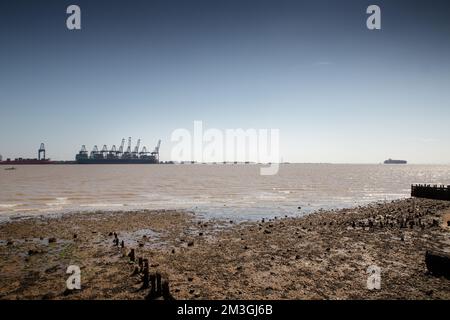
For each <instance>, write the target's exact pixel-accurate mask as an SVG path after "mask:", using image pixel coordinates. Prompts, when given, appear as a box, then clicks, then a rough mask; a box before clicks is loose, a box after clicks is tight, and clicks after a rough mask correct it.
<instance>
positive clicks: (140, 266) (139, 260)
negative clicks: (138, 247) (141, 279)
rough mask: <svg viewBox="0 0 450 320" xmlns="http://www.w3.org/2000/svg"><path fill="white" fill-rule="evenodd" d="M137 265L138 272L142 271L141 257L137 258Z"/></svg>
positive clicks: (142, 262)
mask: <svg viewBox="0 0 450 320" xmlns="http://www.w3.org/2000/svg"><path fill="white" fill-rule="evenodd" d="M138 266H139V272H142V270H143V269H144V261H143V260H142V257H139V258H138Z"/></svg>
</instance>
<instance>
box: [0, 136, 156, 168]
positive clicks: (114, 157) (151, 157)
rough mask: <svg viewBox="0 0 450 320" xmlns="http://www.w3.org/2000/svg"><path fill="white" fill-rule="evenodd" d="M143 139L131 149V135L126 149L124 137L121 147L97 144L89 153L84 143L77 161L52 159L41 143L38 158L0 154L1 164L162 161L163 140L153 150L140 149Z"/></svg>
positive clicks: (76, 157)
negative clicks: (4, 158) (47, 156)
mask: <svg viewBox="0 0 450 320" xmlns="http://www.w3.org/2000/svg"><path fill="white" fill-rule="evenodd" d="M140 145H141V139H139V140H138V141H137V144H136V146H135V147H134V149H133V150H131V137H130V138H128V147H127V149H126V150H125V151H124V147H125V139H122V143H121V144H120V146H119V148H116V146H115V145H113V146H112V147H111V149H108V147H107V145H104V146H103V148H102V149H101V150H99V149H98V147H97V146H94V147H93V149H92V151H91V152H90V153H89V152H88V151H87V150H86V146H85V145H83V146H82V147H81V150H80V151H79V152H78V154H77V155H76V156H75V161H52V160H50V159H48V158H46V154H45V145H44V144H43V143H41V144H40V146H39V149H38V153H37V158H32V159H30V158H15V159H10V158H7V159H6V160H5V161H3V159H2V156H1V155H0V165H29V164H32V165H34V164H122V163H123V164H146V163H160V161H159V148H160V146H161V140H159V141H158V144H157V145H156V147H155V149H154V150H153V151H151V152H150V151H147V148H146V147H145V146H144V147H143V148H142V149H140Z"/></svg>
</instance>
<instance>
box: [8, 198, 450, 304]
mask: <svg viewBox="0 0 450 320" xmlns="http://www.w3.org/2000/svg"><path fill="white" fill-rule="evenodd" d="M449 218H450V202H445V201H435V200H425V199H403V200H396V201H392V202H377V203H371V204H369V205H365V206H357V207H353V208H346V209H339V210H338V209H336V210H317V211H315V212H314V213H312V214H308V215H305V216H303V217H289V216H288V217H285V216H281V215H280V216H276V217H273V218H271V219H261V220H258V221H244V222H237V221H233V220H228V219H218V218H217V219H215V218H208V219H205V217H203V216H200V215H198V214H196V213H194V212H191V211H183V210H140V211H133V212H126V211H118V212H103V211H97V212H86V213H78V214H77V213H73V214H66V215H62V216H57V217H49V216H37V217H32V218H23V219H17V220H10V221H8V222H4V223H2V224H0V274H1V275H2V276H1V278H0V299H144V298H145V297H146V296H147V295H148V293H149V289H148V288H142V279H141V275H140V274H133V273H134V272H133V271H134V270H135V269H140V268H139V267H138V268H136V267H137V265H138V258H139V257H141V258H144V259H148V265H149V272H150V274H153V273H155V272H157V273H159V274H161V275H162V278H163V279H164V280H165V281H168V282H169V289H170V294H171V296H172V297H173V298H174V299H450V289H449V288H450V280H448V279H446V278H444V277H436V276H433V275H431V274H429V273H428V272H427V268H426V265H425V252H426V251H427V250H439V251H441V252H446V253H447V254H448V253H449V250H450V232H449V231H450V229H449V227H448V222H447V221H448V220H449ZM114 234H116V235H117V239H118V240H117V243H116V241H115V235H114ZM122 241H123V247H122ZM116 244H117V245H116ZM131 249H134V251H135V262H133V261H130V257H129V256H128V254H129V253H130V251H131ZM69 265H76V266H79V267H80V270H81V289H80V290H67V288H66V280H67V278H68V277H69V276H70V274H66V270H67V267H68V266H69ZM370 266H376V267H379V268H381V269H380V270H381V272H380V280H381V287H380V289H374V290H369V289H368V287H367V279H368V277H369V274H368V268H369V267H370Z"/></svg>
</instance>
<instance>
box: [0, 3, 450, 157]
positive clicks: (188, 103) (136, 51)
mask: <svg viewBox="0 0 450 320" xmlns="http://www.w3.org/2000/svg"><path fill="white" fill-rule="evenodd" d="M69 4H78V5H79V6H80V7H81V10H82V30H81V31H69V30H67V29H66V25H65V19H66V16H67V15H66V13H65V9H66V7H67V6H68V5H69ZM369 4H378V5H379V6H380V7H381V9H382V30H380V31H369V30H368V29H367V28H366V17H367V15H366V13H365V10H366V8H367V6H368V5H369ZM449 8H450V5H449V4H448V2H447V1H438V0H436V1H425V0H423V1H406V0H405V1H362V0H354V1H323V0H319V1H317V0H314V1H313V0H309V1H285V0H281V1H279V0H277V1H275V0H273V1H264V0H258V1H256V0H241V1H237V0H209V1H200V0H189V1H175V0H172V1H167V0H164V1H97V0H96V1H56V0H54V1H39V2H38V1H23V0H10V1H2V2H1V4H0V43H1V50H0V154H2V155H3V157H4V158H5V157H16V156H24V157H35V156H36V151H37V148H38V146H39V143H40V142H45V143H46V146H47V152H48V156H50V157H51V158H53V159H64V160H70V159H73V158H74V155H75V153H76V152H78V150H79V148H80V146H81V145H82V144H86V146H87V147H88V148H89V149H90V148H91V147H92V146H93V145H94V144H97V145H99V147H100V146H102V145H103V144H108V145H112V144H120V140H121V139H122V138H126V137H128V136H132V137H133V138H135V139H137V138H142V139H143V144H144V145H147V147H150V148H153V147H154V145H155V144H156V142H157V140H158V139H162V140H163V143H162V147H161V158H162V159H163V160H167V159H168V158H169V156H170V150H171V149H170V148H171V144H170V141H169V140H170V135H171V132H172V131H173V130H175V129H177V128H182V127H184V128H188V129H191V128H192V126H193V121H194V120H202V121H203V122H204V124H205V126H206V127H215V128H219V129H226V128H244V129H245V128H256V129H259V128H278V129H280V138H281V155H282V157H283V159H284V160H285V161H291V162H346V163H354V162H356V163H378V162H381V161H383V160H384V159H386V158H388V157H392V158H401V159H407V160H409V161H410V162H413V163H450V148H449V145H448V141H450V129H449V120H450V60H449V59H450V20H449V19H448V15H449V14H450V10H449Z"/></svg>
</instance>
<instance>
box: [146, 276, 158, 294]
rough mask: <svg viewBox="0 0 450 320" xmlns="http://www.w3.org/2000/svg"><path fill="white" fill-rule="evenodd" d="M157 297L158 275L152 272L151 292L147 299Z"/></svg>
mask: <svg viewBox="0 0 450 320" xmlns="http://www.w3.org/2000/svg"><path fill="white" fill-rule="evenodd" d="M155 297H156V275H155V274H154V273H152V274H151V275H150V292H149V294H148V295H147V297H146V299H155Z"/></svg>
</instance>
